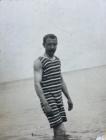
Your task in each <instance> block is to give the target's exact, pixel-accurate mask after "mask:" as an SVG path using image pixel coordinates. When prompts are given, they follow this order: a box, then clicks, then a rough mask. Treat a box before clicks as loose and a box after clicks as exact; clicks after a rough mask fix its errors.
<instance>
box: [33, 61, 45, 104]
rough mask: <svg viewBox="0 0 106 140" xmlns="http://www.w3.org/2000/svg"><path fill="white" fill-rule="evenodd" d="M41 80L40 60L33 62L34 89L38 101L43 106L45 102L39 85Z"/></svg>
mask: <svg viewBox="0 0 106 140" xmlns="http://www.w3.org/2000/svg"><path fill="white" fill-rule="evenodd" d="M41 79H42V65H41V62H40V60H39V59H37V60H36V61H35V62H34V87H35V91H36V93H37V95H38V97H39V99H40V101H41V102H42V103H43V104H44V105H45V104H47V101H46V99H45V97H44V94H43V90H42V87H41V84H40V82H41Z"/></svg>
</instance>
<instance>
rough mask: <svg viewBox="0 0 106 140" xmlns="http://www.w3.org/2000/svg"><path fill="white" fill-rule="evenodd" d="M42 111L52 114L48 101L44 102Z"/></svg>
mask: <svg viewBox="0 0 106 140" xmlns="http://www.w3.org/2000/svg"><path fill="white" fill-rule="evenodd" d="M44 112H45V113H46V114H51V115H52V108H51V107H50V105H49V104H48V103H46V104H44Z"/></svg>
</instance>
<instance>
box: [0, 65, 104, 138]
mask: <svg viewBox="0 0 106 140" xmlns="http://www.w3.org/2000/svg"><path fill="white" fill-rule="evenodd" d="M105 70H106V68H105V67H103V68H96V69H92V70H85V71H80V72H69V73H65V74H64V79H65V81H66V83H67V87H68V90H69V93H70V96H71V98H72V100H73V103H74V108H73V110H72V111H70V112H68V111H67V100H66V98H65V97H64V96H63V100H64V106H65V110H66V114H67V118H68V121H67V122H66V123H64V125H65V129H66V131H67V137H66V138H63V137H60V138H58V140H62V139H64V140H96V137H97V136H99V135H102V134H104V133H105V132H106V109H105V108H106V86H105V83H106V81H105V80H106V79H105V76H106V74H105ZM32 133H34V136H32ZM53 139H54V138H53V131H52V129H50V128H49V123H48V121H47V118H46V117H45V115H44V114H43V112H42V110H41V108H40V103H39V99H38V97H37V96H36V93H35V91H34V83H33V79H29V80H24V81H16V82H13V83H5V84H1V85H0V140H53Z"/></svg>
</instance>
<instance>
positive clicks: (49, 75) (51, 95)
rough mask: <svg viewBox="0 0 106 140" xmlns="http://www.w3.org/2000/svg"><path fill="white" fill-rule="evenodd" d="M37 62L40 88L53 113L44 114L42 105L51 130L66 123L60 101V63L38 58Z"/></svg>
mask: <svg viewBox="0 0 106 140" xmlns="http://www.w3.org/2000/svg"><path fill="white" fill-rule="evenodd" d="M39 60H40V62H41V64H42V81H41V87H42V90H43V93H44V96H45V98H46V100H47V101H48V104H49V105H50V107H51V108H52V112H53V113H52V114H46V113H45V111H44V107H43V104H42V103H41V107H42V109H43V111H44V113H45V115H46V116H47V118H48V121H49V123H50V127H51V128H53V127H56V126H57V125H59V124H60V123H62V122H65V121H67V118H66V113H65V110H64V106H63V100H62V81H61V63H60V60H59V58H57V57H55V59H54V60H50V59H49V58H47V57H39Z"/></svg>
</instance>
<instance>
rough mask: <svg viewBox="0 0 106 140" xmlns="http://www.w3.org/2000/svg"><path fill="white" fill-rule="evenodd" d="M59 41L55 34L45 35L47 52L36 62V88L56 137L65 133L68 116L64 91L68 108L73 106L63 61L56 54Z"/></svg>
mask: <svg viewBox="0 0 106 140" xmlns="http://www.w3.org/2000/svg"><path fill="white" fill-rule="evenodd" d="M57 42H58V41H57V37H56V36H55V35H54V34H47V35H45V36H44V38H43V46H44V49H45V53H44V55H43V56H41V57H39V58H38V59H37V60H35V62H34V86H35V90H36V93H37V95H38V97H39V99H40V102H41V107H42V110H43V112H44V114H45V115H46V117H47V119H48V121H49V123H50V127H51V128H53V130H54V137H58V136H59V135H65V129H64V125H63V122H65V121H67V118H66V113H65V110H64V105H63V100H62V92H63V93H64V95H65V96H66V98H67V103H68V110H69V111H70V110H71V109H72V108H73V103H72V101H71V98H70V96H69V93H68V90H67V87H66V84H65V82H64V80H63V77H62V74H61V62H60V60H59V58H58V57H56V56H55V55H54V54H55V51H56V49H57Z"/></svg>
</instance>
